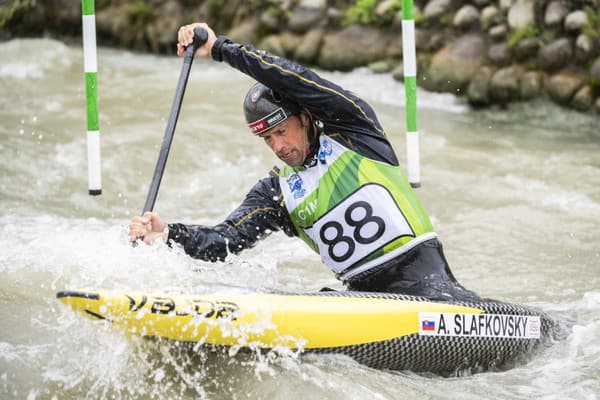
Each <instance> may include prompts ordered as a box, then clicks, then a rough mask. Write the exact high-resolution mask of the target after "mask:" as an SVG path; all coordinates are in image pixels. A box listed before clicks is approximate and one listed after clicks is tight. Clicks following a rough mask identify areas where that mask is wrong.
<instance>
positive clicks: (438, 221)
mask: <svg viewBox="0 0 600 400" xmlns="http://www.w3.org/2000/svg"><path fill="white" fill-rule="evenodd" d="M0 60H2V62H1V63H0V85H1V87H2V89H3V91H4V92H3V96H2V97H0V172H1V173H0V209H1V210H2V212H1V213H0V242H1V243H2V244H3V249H2V251H0V319H1V321H2V324H0V397H2V398H24V397H29V398H53V397H56V398H61V399H62V398H66V399H68V398H85V397H87V398H211V399H212V398H215V399H216V398H290V399H303V398H332V399H337V398H339V399H362V398H375V399H396V398H399V397H403V398H423V397H427V398H431V399H436V398H449V397H452V398H464V399H480V398H481V397H486V396H489V394H490V393H493V394H494V396H495V397H498V398H507V399H523V398H547V399H559V398H560V399H562V398H573V399H592V398H595V396H596V394H597V393H600V387H599V383H598V380H597V376H598V374H599V373H600V365H599V364H600V348H599V345H598V343H600V340H599V339H600V338H599V337H598V329H600V326H599V325H598V320H600V315H599V309H600V304H599V302H600V293H599V292H598V291H597V288H598V287H600V277H599V275H598V266H599V265H600V254H599V252H598V249H597V243H598V241H599V238H598V230H597V225H598V220H599V218H600V215H599V214H600V208H599V204H600V198H599V197H598V190H597V188H598V187H599V185H600V182H598V176H600V175H599V170H598V168H599V167H600V166H599V165H598V163H597V154H598V152H599V151H600V148H599V145H598V143H597V142H596V141H595V140H594V139H593V138H595V137H597V125H594V124H597V122H598V120H597V117H596V119H594V118H592V117H589V116H581V115H579V114H576V115H574V114H573V113H572V112H570V111H564V110H561V109H558V108H556V107H554V106H549V105H547V104H546V103H542V104H535V105H534V106H531V105H529V104H522V105H519V106H511V107H509V109H508V111H498V110H494V111H483V112H473V111H471V110H468V109H467V108H466V107H465V106H464V104H463V103H462V100H458V99H456V98H454V97H452V96H449V95H438V94H432V93H427V92H424V91H420V92H419V95H418V99H419V110H420V111H421V110H422V111H423V112H422V113H421V114H420V115H423V116H424V118H421V119H420V122H419V124H420V129H421V130H422V132H425V135H423V137H422V139H423V140H422V150H423V153H422V155H423V158H422V160H423V166H422V168H423V171H422V173H423V187H422V188H421V189H419V191H418V195H419V196H420V197H421V198H422V199H423V203H424V205H425V207H426V209H427V210H428V211H429V212H430V213H431V214H432V215H433V216H434V218H432V219H433V221H434V222H435V225H436V229H437V230H438V233H440V236H441V238H442V241H443V242H444V243H445V249H446V253H447V255H448V258H449V260H450V263H451V265H452V268H453V271H454V273H455V274H456V275H457V276H458V277H459V279H460V280H461V281H462V282H463V283H467V285H466V286H467V287H469V288H472V289H475V290H476V291H478V292H479V293H480V294H482V295H484V296H492V297H496V298H499V299H502V300H507V301H512V302H520V303H526V304H530V305H533V306H536V307H538V308H541V309H543V310H545V311H547V312H549V313H550V314H552V315H554V316H556V317H557V318H558V319H559V320H560V321H561V323H562V324H563V325H564V327H565V330H566V334H565V337H564V338H563V339H560V340H558V341H557V342H556V343H554V344H552V345H551V346H550V347H548V348H547V349H545V350H544V351H542V352H541V353H540V354H538V355H536V356H535V357H533V358H529V359H525V360H522V361H521V362H519V363H517V364H516V365H515V368H514V369H510V370H507V371H501V372H490V373H484V374H476V375H472V376H462V377H456V378H449V379H442V378H439V377H437V376H432V375H428V374H421V375H417V374H411V373H405V372H390V371H374V370H372V369H369V368H366V367H364V366H361V365H358V364H357V363H355V362H354V361H352V360H350V359H348V358H345V357H340V356H309V357H298V355H297V354H296V353H294V352H290V351H289V349H277V351H274V352H267V353H261V352H257V351H250V352H245V351H241V350H240V351H238V350H239V348H238V347H236V348H234V349H233V351H232V354H230V353H229V352H228V351H225V352H221V351H214V350H210V349H206V348H204V347H202V346H197V347H194V346H191V348H190V347H189V346H183V345H181V344H175V343H167V342H161V341H155V340H143V339H139V338H136V337H130V336H128V335H126V334H124V333H123V332H119V331H117V330H115V329H112V328H111V327H110V326H109V325H107V324H105V323H102V322H99V321H92V320H88V319H84V318H81V317H80V316H79V315H76V314H74V313H73V312H71V311H70V310H69V309H68V308H66V307H63V306H62V305H61V304H60V303H59V302H58V301H57V300H56V298H55V294H56V292H57V291H59V290H65V289H77V288H83V287H88V288H98V289H120V290H136V289H139V290H144V291H159V290H161V291H162V290H166V291H173V292H186V293H190V292H191V293H203V292H208V291H214V290H221V289H223V288H229V289H231V288H232V287H233V288H236V289H235V290H253V289H256V288H275V289H280V290H287V291H297V292H300V291H313V290H318V289H319V288H321V287H323V286H329V287H334V288H341V284H340V283H339V282H338V281H336V280H335V278H334V277H333V276H332V274H331V273H330V272H329V271H327V269H326V267H325V266H323V265H322V263H321V262H320V260H319V257H318V256H317V255H316V254H314V253H313V252H312V251H310V250H309V249H308V248H307V246H305V245H304V244H303V243H302V242H301V241H299V240H298V239H291V238H287V237H285V236H284V235H283V234H282V233H281V232H276V233H274V234H273V235H272V237H271V238H269V239H267V241H266V242H264V243H262V244H260V245H258V246H257V247H255V248H254V249H252V250H250V251H247V252H244V253H242V254H240V255H238V256H234V255H231V256H230V257H229V259H228V260H227V262H222V263H215V264H211V263H206V262H202V261H198V260H193V259H191V258H189V257H188V256H186V255H185V254H184V253H183V251H182V250H181V248H178V247H175V248H174V249H170V248H168V247H167V246H164V245H156V246H138V247H136V248H132V247H131V246H130V245H129V244H128V243H127V238H126V234H127V228H126V226H127V224H128V222H129V219H130V218H131V216H132V215H136V214H137V213H139V211H140V210H141V206H142V205H143V202H144V198H145V195H146V193H147V188H148V183H149V180H150V177H151V173H152V170H153V167H154V162H155V160H156V156H157V153H158V147H159V146H160V140H161V138H162V134H163V132H164V127H165V124H166V117H167V116H168V113H169V109H170V105H171V101H172V95H173V92H174V89H175V85H176V81H177V77H178V74H179V71H180V67H181V60H180V59H178V58H176V57H157V56H152V55H140V54H135V53H130V52H123V51H119V50H107V49H102V48H100V51H99V67H100V71H99V93H100V124H101V131H102V154H103V161H102V162H103V184H104V187H103V195H102V196H100V197H90V196H88V195H87V186H86V184H87V171H86V153H85V151H86V150H85V112H84V104H85V100H84V89H83V78H82V75H83V72H82V69H83V66H82V52H81V49H79V48H71V47H68V46H65V45H64V44H62V43H60V42H57V41H52V40H46V39H44V40H15V41H10V42H5V43H1V44H0ZM323 75H325V76H326V77H328V78H330V79H332V80H334V81H336V82H338V83H340V84H341V85H342V86H346V87H348V88H349V89H351V90H353V91H355V92H356V93H357V94H359V95H360V96H362V97H364V98H365V99H366V100H368V101H369V102H371V104H372V105H374V106H375V107H376V111H377V112H378V114H379V116H380V119H381V120H382V123H383V124H384V127H386V130H388V132H393V134H390V138H391V140H392V142H393V143H394V146H396V148H397V150H398V153H399V155H400V158H401V159H402V155H403V152H402V150H403V146H404V144H403V138H402V137H400V136H401V135H397V136H396V135H395V132H403V127H402V126H403V122H402V120H401V118H399V114H400V113H401V112H402V107H403V104H404V97H403V86H402V84H401V83H399V82H396V81H394V80H393V79H392V78H391V76H390V75H389V74H381V75H377V74H373V73H371V72H368V71H367V70H364V69H363V70H358V71H354V72H352V73H323ZM250 85H251V81H250V80H249V79H248V78H246V77H243V76H242V75H241V74H239V73H237V72H235V71H232V70H231V69H229V68H227V67H226V66H224V65H223V64H217V63H212V62H209V61H199V62H198V61H196V62H195V64H194V67H193V71H192V74H191V76H190V81H189V84H188V90H187V92H186V100H185V102H184V106H183V109H182V113H181V115H180V121H179V123H178V128H177V133H176V135H175V139H174V142H173V147H172V150H171V155H170V159H169V163H168V166H167V170H166V171H165V176H164V178H163V182H162V187H161V192H160V197H159V201H158V203H157V206H156V209H157V210H158V211H159V212H160V213H161V215H163V216H164V217H165V218H167V220H169V221H181V222H188V223H198V224H206V225H211V224H215V223H219V222H221V221H222V220H223V219H224V218H225V217H226V216H227V214H228V213H229V212H230V211H231V210H232V209H233V208H234V207H235V206H236V205H237V204H238V203H239V202H240V201H241V200H242V199H243V197H244V195H245V193H246V191H247V190H248V189H249V188H250V187H252V186H253V185H254V184H255V183H256V181H257V180H258V179H260V178H261V177H263V176H265V175H266V173H267V171H268V170H269V169H270V168H271V166H272V165H273V164H274V163H276V159H275V158H274V157H273V156H272V154H270V153H269V151H268V149H267V148H266V146H264V145H263V144H262V143H261V142H260V141H257V140H254V139H255V138H253V137H252V136H251V135H250V134H249V133H248V132H247V130H246V127H245V124H244V121H243V117H242V115H241V111H240V110H241V106H240V104H241V100H242V98H243V96H244V94H245V92H246V90H247V88H248V87H249V86H250ZM573 124H574V125H573ZM389 126H391V127H392V129H388V128H387V127H389ZM572 126H575V128H572ZM573 182H576V184H573ZM239 288H241V289H239ZM260 328H261V327H260V326H255V327H249V328H248V329H250V330H252V329H260ZM232 334H236V333H234V332H232ZM240 335H241V336H240V337H241V338H242V340H243V332H241V333H240ZM233 353H235V354H233Z"/></svg>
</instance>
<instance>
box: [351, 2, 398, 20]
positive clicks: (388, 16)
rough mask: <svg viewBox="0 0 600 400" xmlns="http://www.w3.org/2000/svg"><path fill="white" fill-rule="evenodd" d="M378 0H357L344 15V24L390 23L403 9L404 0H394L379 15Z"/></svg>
mask: <svg viewBox="0 0 600 400" xmlns="http://www.w3.org/2000/svg"><path fill="white" fill-rule="evenodd" d="M378 3H379V2H378V1H377V0H357V1H356V2H355V3H354V5H352V6H351V7H350V8H348V10H347V11H346V15H345V16H344V24H345V25H351V24H361V25H373V26H386V25H389V24H390V23H391V22H392V20H393V19H394V15H395V14H396V12H398V11H399V10H401V9H402V1H401V0H394V2H393V3H392V4H391V5H390V7H388V8H387V10H386V11H385V14H384V15H377V5H378Z"/></svg>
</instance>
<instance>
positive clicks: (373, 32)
mask: <svg viewBox="0 0 600 400" xmlns="http://www.w3.org/2000/svg"><path fill="white" fill-rule="evenodd" d="M414 3H415V4H414V7H415V25H416V46H417V58H418V81H419V85H421V86H422V87H424V88H426V89H428V90H432V91H440V92H451V93H455V94H457V95H459V96H466V98H467V99H468V101H469V103H470V104H472V105H473V106H475V107H487V106H490V105H504V104H507V103H509V102H515V101H523V100H529V99H533V98H535V97H538V96H547V97H549V98H550V99H551V100H553V101H554V102H556V103H558V104H561V105H563V106H566V107H570V108H575V109H577V110H580V111H582V112H596V113H600V0H580V1H576V0H572V1H566V0H552V1H540V0H467V1H456V0H423V1H419V0H417V1H415V2H414ZM401 5H402V1H401V0H383V1H376V0H358V1H343V0H337V1H336V0H250V1H242V0H228V1H226V0H204V1H202V0H196V1H194V0H148V1H143V0H121V1H118V0H97V1H96V24H97V34H98V43H99V45H104V46H119V47H126V48H130V49H135V50H139V51H152V52H158V53H172V52H173V51H174V48H175V39H176V31H177V28H178V27H179V26H180V25H182V24H186V23H190V22H193V21H202V20H204V21H207V22H208V23H209V24H210V25H211V26H213V27H214V28H215V30H216V31H217V32H218V33H224V34H227V35H228V36H229V37H230V38H232V40H234V41H238V42H240V43H255V44H256V46H257V47H259V48H262V49H264V50H268V51H270V52H272V53H274V54H278V55H281V56H285V57H288V58H291V59H294V60H297V61H299V62H302V63H305V64H309V65H315V66H318V67H321V68H324V69H329V70H349V69H352V68H355V67H359V66H369V67H370V68H371V69H373V70H374V71H376V72H388V73H393V76H394V77H395V78H396V79H399V80H402V78H403V77H402V41H401V31H402V27H401V25H402V13H401ZM39 35H48V36H58V37H60V38H61V39H65V38H67V39H68V38H72V39H78V38H80V36H81V4H80V2H74V1H68V0H14V1H8V2H3V3H2V5H0V40H8V39H10V38H12V37H22V36H39Z"/></svg>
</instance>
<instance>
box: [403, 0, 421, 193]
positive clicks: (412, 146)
mask: <svg viewBox="0 0 600 400" xmlns="http://www.w3.org/2000/svg"><path fill="white" fill-rule="evenodd" d="M402 58H403V62H404V91H405V94H406V164H407V168H406V171H407V176H408V181H409V182H410V185H411V186H412V187H413V188H418V187H420V186H421V176H420V175H421V172H420V160H419V131H418V130H417V51H416V48H415V20H414V11H413V1H412V0H402Z"/></svg>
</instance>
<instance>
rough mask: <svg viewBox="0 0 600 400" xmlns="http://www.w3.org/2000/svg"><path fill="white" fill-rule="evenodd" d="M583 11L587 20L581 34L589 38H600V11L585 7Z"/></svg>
mask: <svg viewBox="0 0 600 400" xmlns="http://www.w3.org/2000/svg"><path fill="white" fill-rule="evenodd" d="M583 10H584V11H585V15H586V16H587V20H588V25H587V26H586V27H585V28H583V33H584V34H585V35H587V36H589V37H591V38H597V37H600V10H599V11H597V10H595V9H594V8H593V7H591V6H585V7H584V9H583Z"/></svg>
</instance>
